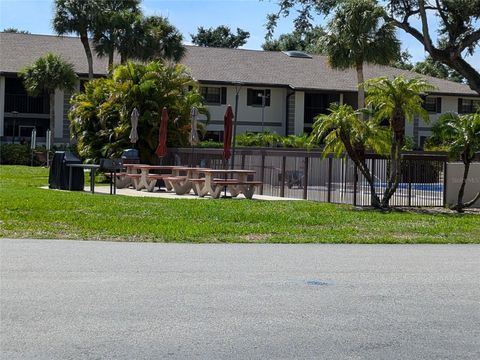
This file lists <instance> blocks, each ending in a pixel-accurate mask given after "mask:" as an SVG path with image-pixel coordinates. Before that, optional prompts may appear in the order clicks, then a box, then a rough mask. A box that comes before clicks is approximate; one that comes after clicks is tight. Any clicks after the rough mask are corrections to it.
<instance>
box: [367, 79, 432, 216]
mask: <svg viewBox="0 0 480 360" xmlns="http://www.w3.org/2000/svg"><path fill="white" fill-rule="evenodd" d="M365 85H366V90H367V98H366V105H367V107H371V108H372V109H373V114H374V116H375V117H376V118H377V119H378V120H379V121H382V120H384V119H388V122H389V126H390V130H391V147H390V171H389V176H388V179H387V186H386V188H385V192H384V195H383V199H382V204H381V206H382V207H385V208H386V207H388V206H389V201H390V198H391V197H392V196H393V194H394V193H395V191H396V190H397V186H398V183H399V180H400V175H401V151H402V148H403V147H404V145H405V124H406V120H408V121H412V120H413V117H414V116H420V117H421V118H422V119H424V120H425V121H428V112H427V111H426V110H425V109H424V108H423V106H422V105H423V99H422V96H421V95H422V94H425V93H426V92H427V91H430V90H433V86H431V85H430V84H428V83H427V82H426V81H425V80H422V79H410V80H407V79H405V78H403V77H396V78H395V79H393V80H389V79H388V78H385V77H380V78H377V79H371V80H368V81H366V83H365Z"/></svg>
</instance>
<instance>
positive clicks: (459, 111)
mask: <svg viewBox="0 0 480 360" xmlns="http://www.w3.org/2000/svg"><path fill="white" fill-rule="evenodd" d="M462 110H463V109H462V98H458V113H459V114H462Z"/></svg>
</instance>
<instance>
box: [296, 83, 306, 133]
mask: <svg viewBox="0 0 480 360" xmlns="http://www.w3.org/2000/svg"><path fill="white" fill-rule="evenodd" d="M304 123H305V92H303V91H296V92H295V135H300V134H301V133H302V132H303V127H304Z"/></svg>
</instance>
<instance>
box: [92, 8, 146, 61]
mask: <svg viewBox="0 0 480 360" xmlns="http://www.w3.org/2000/svg"><path fill="white" fill-rule="evenodd" d="M100 1H101V3H102V12H101V13H100V14H99V15H98V18H97V19H96V25H95V29H94V33H93V40H94V43H95V52H96V53H97V54H98V55H99V56H102V57H103V56H108V67H109V69H112V68H113V61H114V54H115V50H117V49H118V48H119V41H120V39H121V37H122V35H124V34H125V32H126V29H128V28H129V27H130V25H131V23H133V22H134V21H135V19H136V17H137V16H139V15H140V14H141V11H140V0H100Z"/></svg>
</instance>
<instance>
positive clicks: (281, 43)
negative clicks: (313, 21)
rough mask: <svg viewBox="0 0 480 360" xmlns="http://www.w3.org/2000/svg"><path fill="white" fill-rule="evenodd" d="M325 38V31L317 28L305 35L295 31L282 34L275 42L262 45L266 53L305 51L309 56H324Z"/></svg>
mask: <svg viewBox="0 0 480 360" xmlns="http://www.w3.org/2000/svg"><path fill="white" fill-rule="evenodd" d="M323 36H325V30H323V28H322V27H321V26H316V27H314V28H312V29H310V30H308V31H306V32H304V33H301V32H298V31H293V32H291V33H288V34H282V35H280V36H279V37H278V39H275V40H266V41H265V42H264V43H263V44H262V49H263V50H265V51H290V50H297V51H304V52H306V53H309V54H324V52H325V51H324V46H323V43H322V41H321V39H322V37H323Z"/></svg>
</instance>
